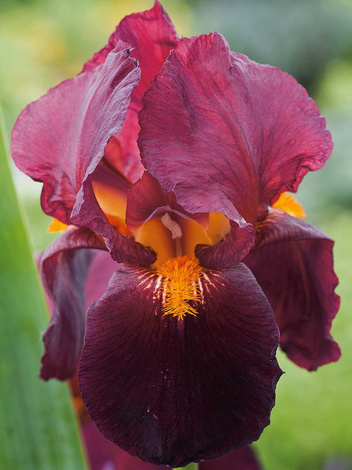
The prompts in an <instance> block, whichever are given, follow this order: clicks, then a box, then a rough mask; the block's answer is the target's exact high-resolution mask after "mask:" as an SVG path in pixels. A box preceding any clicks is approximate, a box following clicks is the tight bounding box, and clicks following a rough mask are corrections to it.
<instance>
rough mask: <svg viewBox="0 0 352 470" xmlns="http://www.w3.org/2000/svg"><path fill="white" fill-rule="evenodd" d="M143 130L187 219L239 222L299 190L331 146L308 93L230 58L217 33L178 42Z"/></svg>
mask: <svg viewBox="0 0 352 470" xmlns="http://www.w3.org/2000/svg"><path fill="white" fill-rule="evenodd" d="M140 124H141V128H142V130H141V133H140V138H139V145H140V149H141V157H142V163H143V164H144V166H145V167H146V169H147V170H148V171H149V172H150V173H151V174H152V175H153V176H155V177H156V178H157V179H158V180H159V181H160V183H161V185H162V187H163V188H164V189H165V190H166V191H174V192H175V194H176V197H177V200H178V202H179V203H180V204H181V205H182V206H183V207H185V209H186V210H188V211H189V212H211V211H221V212H223V213H224V214H225V215H226V216H227V217H229V218H232V219H233V220H234V221H235V222H238V223H239V224H240V225H243V220H241V218H240V216H242V217H244V219H245V220H246V221H247V222H250V223H254V222H255V221H256V219H257V213H258V207H259V204H260V203H263V204H269V203H270V202H271V201H272V199H274V198H275V197H276V196H277V195H278V194H279V193H280V192H283V191H286V190H290V191H295V190H296V189H297V186H298V184H299V182H300V181H301V180H302V178H303V176H304V175H305V174H306V173H307V171H308V170H317V169H318V168H321V167H322V166H323V164H324V163H325V161H326V159H327V158H328V157H329V155H330V153H331V148H332V143H331V136H330V133H329V132H328V131H326V129H325V120H324V119H323V118H322V117H321V116H320V114H319V111H318V109H317V107H316V105H315V103H314V102H313V101H312V100H311V99H310V98H309V97H308V95H307V93H306V91H305V90H304V88H303V87H301V86H300V85H298V83H297V82H296V81H295V80H294V78H292V77H291V76H289V75H288V74H286V73H283V72H281V71H280V70H279V69H277V68H274V67H270V66H268V65H260V64H257V63H255V62H253V61H251V60H249V59H248V58H247V57H246V56H243V55H241V54H237V53H231V52H230V50H229V47H228V44H227V42H226V40H225V39H224V38H223V37H222V36H221V35H220V34H218V33H212V34H210V35H208V36H205V35H203V36H198V37H194V38H191V39H183V40H181V41H180V43H179V45H178V46H177V48H176V49H175V50H174V51H172V52H171V54H170V57H169V59H168V60H167V62H166V63H165V65H164V66H163V68H162V70H161V71H160V73H159V74H158V75H157V76H156V79H155V80H154V82H153V83H152V85H151V87H150V89H149V90H148V91H147V92H146V95H145V98H144V108H143V110H142V111H141V112H140ZM231 207H232V209H231ZM233 207H235V208H236V209H237V211H238V213H239V214H240V216H239V214H237V218H236V217H235V218H233V215H232V214H231V213H230V212H233Z"/></svg>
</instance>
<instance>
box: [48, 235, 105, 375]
mask: <svg viewBox="0 0 352 470" xmlns="http://www.w3.org/2000/svg"><path fill="white" fill-rule="evenodd" d="M86 248H98V249H102V250H104V249H106V247H105V245H104V243H103V242H102V241H101V240H100V239H99V238H98V237H96V235H95V234H94V233H92V232H90V231H89V230H84V229H78V228H75V227H69V228H68V229H67V230H66V231H65V232H64V233H63V235H61V236H60V237H59V238H57V239H56V240H55V241H54V242H53V243H52V244H51V245H50V246H49V247H48V248H47V250H46V251H45V252H44V254H43V256H42V259H41V275H42V279H43V283H44V286H45V288H46V290H47V292H48V294H49V296H50V299H51V300H52V302H53V304H54V311H53V316H52V318H51V321H50V324H49V326H48V328H47V330H46V331H45V333H44V336H43V340H44V347H45V353H44V355H43V358H42V368H41V371H40V376H41V378H42V379H44V380H48V379H50V378H53V377H55V378H57V379H59V380H66V379H67V378H69V377H71V376H72V375H73V374H74V373H75V372H76V369H77V364H78V360H79V358H80V356H81V351H82V346H83V338H84V333H85V317H86V301H85V300H86V298H85V282H86V276H87V273H88V270H89V266H90V263H91V261H92V250H87V249H86ZM94 300H95V299H94Z"/></svg>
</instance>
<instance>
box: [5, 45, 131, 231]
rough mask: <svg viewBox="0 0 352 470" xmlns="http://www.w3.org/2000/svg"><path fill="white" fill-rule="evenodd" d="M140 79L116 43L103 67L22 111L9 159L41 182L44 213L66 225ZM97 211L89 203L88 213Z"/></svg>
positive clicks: (119, 127) (53, 89)
mask: <svg viewBox="0 0 352 470" xmlns="http://www.w3.org/2000/svg"><path fill="white" fill-rule="evenodd" d="M139 78H140V71H139V69H138V67H137V62H136V60H135V59H133V58H132V57H131V56H130V54H129V50H128V48H127V45H126V44H124V43H121V42H120V43H118V45H117V46H116V48H115V49H114V50H113V51H112V52H111V54H109V57H108V59H107V60H106V62H105V63H104V65H102V66H101V67H97V68H95V69H94V70H93V71H91V72H89V73H85V74H81V75H78V76H77V77H75V78H73V79H70V80H66V81H65V82H63V83H61V84H60V85H58V86H57V87H55V88H52V89H51V90H49V92H48V93H47V94H46V95H45V96H43V97H42V98H40V99H39V100H37V101H35V102H34V103H31V104H30V105H28V106H27V107H26V108H25V109H24V110H23V111H22V113H21V114H20V116H19V118H18V120H17V122H16V124H15V127H14V129H13V132H12V145H11V150H12V155H13V158H14V160H15V163H16V165H17V166H18V167H19V168H20V170H22V171H24V172H25V173H27V174H28V175H29V176H31V177H32V178H33V179H35V180H37V181H43V182H44V187H43V192H42V208H43V210H44V212H45V213H46V214H48V215H52V216H53V217H55V218H57V219H59V220H60V221H61V222H64V223H66V224H69V223H70V216H71V211H72V209H73V207H74V205H75V203H76V195H77V193H79V192H83V191H84V188H83V186H84V182H85V181H86V180H87V178H88V175H90V174H91V173H92V172H93V171H94V169H95V168H96V166H97V165H98V163H99V162H100V160H101V159H102V157H103V156H104V148H105V146H106V144H107V142H108V140H109V138H110V137H112V136H114V135H116V134H117V133H118V132H119V130H120V129H121V128H122V125H123V122H124V120H125V116H126V111H127V107H128V105H129V102H130V96H131V92H132V89H133V87H135V86H136V85H137V84H138V81H139ZM95 206H97V203H96V201H95V202H94V200H92V207H91V210H92V211H94V210H95ZM78 211H79V207H78V208H77V207H76V212H78Z"/></svg>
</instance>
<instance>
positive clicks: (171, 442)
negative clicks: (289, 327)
mask: <svg viewBox="0 0 352 470" xmlns="http://www.w3.org/2000/svg"><path fill="white" fill-rule="evenodd" d="M192 282H193V281H192ZM194 282H195V281H194ZM198 283H199V284H198V285H199V291H198V292H199V294H200V297H199V301H197V302H196V301H194V302H191V303H190V304H188V305H185V307H186V306H187V309H185V311H186V310H187V312H188V313H185V316H184V319H183V320H181V319H179V317H177V316H173V315H171V313H174V312H173V309H172V308H171V307H172V305H171V304H172V301H171V300H170V298H169V296H170V295H171V297H172V295H173V294H172V293H170V292H168V287H167V286H168V281H167V279H166V278H164V277H162V275H160V274H158V272H156V273H155V272H152V271H146V270H141V269H137V268H133V267H127V266H125V267H121V268H120V269H118V270H117V271H116V272H115V274H114V275H113V277H112V279H111V281H110V284H109V287H108V290H107V291H106V293H105V294H104V296H103V297H102V298H101V299H99V301H97V302H96V303H95V304H93V305H92V307H91V308H90V309H89V311H88V317H87V332H86V337H85V346H84V349H83V353H82V357H81V361H80V368H79V381H80V390H81V393H82V397H83V400H84V402H85V404H86V407H87V410H88V414H89V415H90V417H91V418H92V420H93V421H94V422H95V424H96V425H97V427H98V429H100V431H101V432H102V433H103V434H104V435H105V436H106V437H107V438H109V439H111V440H112V441H113V442H114V443H115V444H117V445H118V446H120V447H122V448H123V449H125V450H126V451H128V452H129V453H130V454H132V455H136V456H137V457H139V458H141V459H142V460H147V461H149V462H152V463H155V464H167V465H171V466H173V467H177V466H180V465H185V464H187V463H188V462H190V461H194V460H195V461H197V460H201V459H207V458H214V457H216V456H218V455H219V454H222V453H224V452H226V451H229V450H231V449H232V448H235V447H240V446H243V445H246V444H248V443H250V442H252V441H253V440H256V439H258V437H259V435H260V434H261V432H262V430H263V428H264V427H265V426H266V425H268V424H269V414H270V410H271V408H272V406H273V404H274V396H275V393H274V391H275V385H276V382H277V380H278V378H279V377H280V373H281V371H280V369H279V367H278V365H277V362H276V359H275V351H276V347H277V343H278V330H277V326H276V323H275V319H274V316H273V313H272V310H271V308H270V305H269V303H268V301H267V299H266V297H265V296H264V294H263V292H262V291H261V289H260V288H259V286H258V284H257V283H256V281H255V279H254V277H253V275H252V274H251V273H250V271H249V270H248V269H247V268H245V266H244V265H243V264H238V265H237V266H236V267H234V268H231V269H227V270H221V271H207V272H206V273H204V274H203V275H202V276H201V278H199V280H198ZM192 286H193V284H192ZM192 289H196V287H195V285H194V286H193V287H192ZM175 295H176V294H175ZM192 298H193V297H192ZM168 299H169V300H168ZM165 302H166V303H165ZM185 302H186V301H185ZM166 305H168V306H169V308H167V307H166ZM131 370H132V371H133V374H131Z"/></svg>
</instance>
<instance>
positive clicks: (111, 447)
mask: <svg viewBox="0 0 352 470" xmlns="http://www.w3.org/2000/svg"><path fill="white" fill-rule="evenodd" d="M81 428H82V434H83V438H84V443H85V447H86V450H87V454H88V458H89V468H90V469H91V470H170V467H166V466H164V465H161V466H160V465H153V464H151V463H148V462H143V461H142V460H140V459H138V458H137V457H132V456H131V455H130V454H128V453H127V452H125V451H124V450H122V449H120V448H119V447H117V446H116V445H115V444H113V443H112V442H111V441H109V440H108V439H106V438H105V437H104V436H103V434H102V433H101V432H99V431H98V429H97V428H96V427H95V425H94V424H93V423H92V421H91V420H90V419H87V420H86V421H84V422H83V423H82V424H81ZM249 470H250V467H249Z"/></svg>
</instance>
